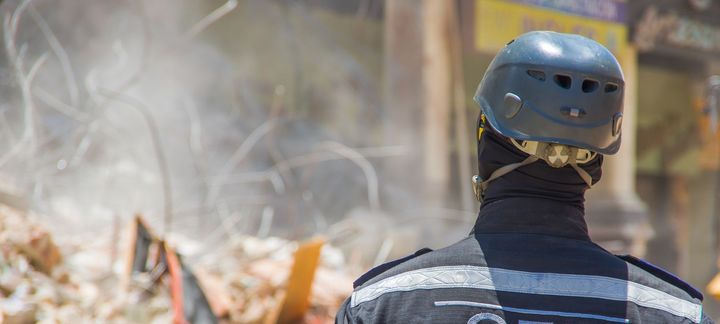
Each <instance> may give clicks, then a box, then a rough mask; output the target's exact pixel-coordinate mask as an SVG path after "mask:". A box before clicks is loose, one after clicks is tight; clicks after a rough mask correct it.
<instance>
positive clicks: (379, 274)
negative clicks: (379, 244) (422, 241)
mask: <svg viewBox="0 0 720 324" xmlns="http://www.w3.org/2000/svg"><path fill="white" fill-rule="evenodd" d="M432 251H433V250H432V249H430V248H422V249H420V250H417V251H415V253H413V254H410V255H407V256H404V257H402V258H399V259H396V260H392V261H389V262H386V263H383V264H381V265H378V266H376V267H373V268H372V269H370V270H368V271H367V272H365V273H364V274H363V275H361V276H360V277H358V278H357V279H356V280H355V281H354V282H353V289H357V288H359V287H361V286H363V285H365V284H366V283H367V282H369V281H377V280H379V279H382V278H383V277H386V276H387V273H388V271H389V270H391V269H393V270H396V271H397V270H399V268H405V267H407V265H408V261H410V260H413V259H415V258H417V257H420V256H422V255H424V254H427V253H430V252H432Z"/></svg>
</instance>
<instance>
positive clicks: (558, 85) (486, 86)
mask: <svg viewBox="0 0 720 324" xmlns="http://www.w3.org/2000/svg"><path fill="white" fill-rule="evenodd" d="M624 86H625V83H624V81H623V74H622V70H621V69H620V64H619V63H618V61H617V60H616V59H615V57H614V56H613V55H612V54H611V53H610V51H608V50H607V49H606V48H605V47H603V46H602V45H600V44H599V43H597V42H595V41H593V40H591V39H589V38H585V37H583V36H579V35H572V34H562V33H556V32H549V31H535V32H529V33H526V34H523V35H521V36H519V37H518V38H516V39H515V40H513V41H510V42H509V43H508V44H507V45H506V46H505V47H504V48H503V49H502V50H501V51H500V52H499V53H498V54H497V55H496V56H495V59H493V61H492V63H490V66H489V67H488V69H487V71H486V72H485V76H484V77H483V80H482V81H481V82H480V86H478V89H477V92H476V93H475V97H474V99H475V102H477V104H478V105H480V108H481V109H482V114H483V115H484V116H485V117H486V118H487V122H488V123H489V124H490V126H492V128H493V129H494V130H495V131H497V132H498V133H500V134H501V135H503V136H505V137H509V138H511V139H515V140H517V141H535V142H543V143H557V144H564V145H568V146H572V147H577V148H582V149H587V150H589V151H592V152H597V153H602V154H615V153H616V152H617V151H618V149H619V148H620V128H621V125H622V110H623V90H624Z"/></svg>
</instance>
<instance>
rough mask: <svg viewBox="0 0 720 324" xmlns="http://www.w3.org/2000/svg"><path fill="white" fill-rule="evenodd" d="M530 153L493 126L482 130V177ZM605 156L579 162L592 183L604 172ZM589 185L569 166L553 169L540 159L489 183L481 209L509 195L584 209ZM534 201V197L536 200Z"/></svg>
mask: <svg viewBox="0 0 720 324" xmlns="http://www.w3.org/2000/svg"><path fill="white" fill-rule="evenodd" d="M527 157H528V155H527V154H526V153H524V152H522V151H520V150H518V149H517V148H515V147H514V146H513V145H512V143H510V142H509V141H508V139H506V138H504V137H503V136H501V135H498V134H496V133H495V132H494V131H492V130H491V129H487V130H486V131H485V132H483V135H482V136H481V138H480V140H479V141H478V169H479V172H480V173H479V175H480V177H481V178H482V179H487V178H488V177H490V175H491V174H492V172H493V171H495V170H497V169H498V168H500V167H503V166H505V165H508V164H512V163H517V162H520V161H523V160H524V159H526V158H527ZM602 161H603V157H602V155H600V154H598V155H597V157H596V158H595V159H593V160H592V161H590V162H588V163H586V164H583V165H579V167H580V168H582V169H583V170H585V171H586V172H587V173H588V174H590V176H591V177H592V183H593V184H595V183H597V182H598V181H599V180H600V177H601V175H602V168H601V166H602ZM586 189H587V184H586V183H585V181H583V179H582V178H581V177H580V175H579V174H578V172H577V171H576V170H575V169H573V168H572V166H570V165H566V166H564V167H562V168H553V167H551V166H549V165H547V163H545V161H543V160H538V161H535V162H533V163H531V164H529V165H525V166H523V167H520V168H518V169H515V170H513V171H512V172H510V173H508V174H505V175H504V176H502V177H500V178H497V179H495V180H494V181H492V182H490V183H489V186H488V188H487V190H486V191H485V198H484V200H483V203H482V206H481V208H480V209H481V210H482V209H483V208H485V207H487V206H490V205H492V204H493V203H495V202H497V201H501V200H504V199H508V198H523V197H524V198H537V199H542V200H547V201H552V202H557V203H562V204H563V205H566V206H571V207H574V208H577V209H578V210H580V211H581V212H584V210H585V207H584V203H585V190H586ZM533 200H535V199H533Z"/></svg>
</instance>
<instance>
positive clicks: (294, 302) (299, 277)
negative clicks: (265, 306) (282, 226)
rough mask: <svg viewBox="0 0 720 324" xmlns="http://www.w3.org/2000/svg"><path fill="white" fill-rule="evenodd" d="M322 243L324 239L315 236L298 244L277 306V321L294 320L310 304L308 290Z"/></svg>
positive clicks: (302, 313)
mask: <svg viewBox="0 0 720 324" xmlns="http://www.w3.org/2000/svg"><path fill="white" fill-rule="evenodd" d="M324 243H325V240H324V239H322V238H315V239H313V240H311V241H309V242H307V243H304V244H302V245H300V247H299V248H298V249H297V251H296V252H295V259H294V262H293V266H292V270H291V272H290V276H289V278H288V280H287V285H286V288H285V291H284V293H283V301H282V303H281V304H280V308H279V316H278V322H279V323H290V322H296V321H298V320H300V319H302V318H303V317H304V316H305V313H306V312H307V309H308V307H309V306H310V290H311V288H312V284H313V279H314V278H315V271H316V269H317V266H318V263H319V261H320V249H321V248H322V246H323V244H324Z"/></svg>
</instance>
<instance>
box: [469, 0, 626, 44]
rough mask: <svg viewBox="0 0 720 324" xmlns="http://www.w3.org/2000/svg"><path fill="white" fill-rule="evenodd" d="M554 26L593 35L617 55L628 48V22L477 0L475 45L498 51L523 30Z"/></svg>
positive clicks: (548, 28) (545, 28) (524, 31)
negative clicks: (626, 24)
mask: <svg viewBox="0 0 720 324" xmlns="http://www.w3.org/2000/svg"><path fill="white" fill-rule="evenodd" d="M533 30H552V31H557V32H563V33H573V34H580V35H583V36H586V37H588V38H592V39H594V40H595V41H597V42H599V43H601V44H603V45H605V47H607V48H608V49H609V50H610V51H611V52H613V54H615V56H616V57H618V58H622V57H623V54H624V53H625V50H626V49H627V46H628V45H627V28H626V27H625V25H624V24H621V23H617V22H610V21H604V20H600V19H594V18H588V17H582V16H578V15H573V14H567V13H563V12H560V11H557V10H552V9H544V8H541V7H536V6H531V5H525V4H519V3H513V2H510V1H502V0H475V48H476V49H477V50H479V51H483V52H490V53H495V52H497V51H498V50H500V49H501V48H502V47H503V46H505V44H507V42H509V41H510V40H512V39H514V38H515V37H517V36H518V35H520V34H523V33H526V32H529V31H533Z"/></svg>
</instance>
